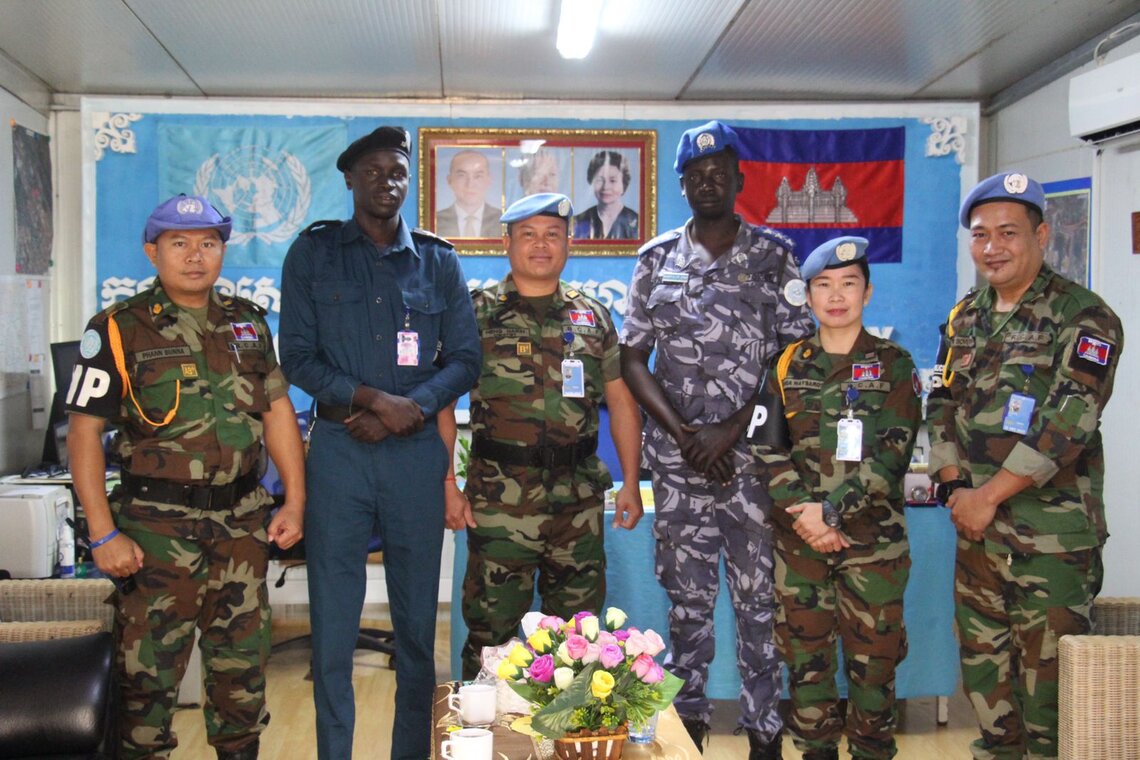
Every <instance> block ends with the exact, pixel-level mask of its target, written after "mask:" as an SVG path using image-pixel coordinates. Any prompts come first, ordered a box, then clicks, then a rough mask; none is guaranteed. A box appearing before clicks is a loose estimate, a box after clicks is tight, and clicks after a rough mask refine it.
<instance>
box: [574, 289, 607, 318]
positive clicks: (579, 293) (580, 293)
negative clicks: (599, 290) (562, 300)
mask: <svg viewBox="0 0 1140 760" xmlns="http://www.w3.org/2000/svg"><path fill="white" fill-rule="evenodd" d="M571 293H576V294H577V295H573V296H572V295H570V294H571ZM566 297H567V298H579V297H581V298H585V299H586V300H587V301H590V302H591V303H593V304H595V305H597V306H598V308H600V309H602V310H603V311H605V312H606V313H607V314H608V313H609V311H610V309H609V307H608V306H606V305H605V304H604V303H602V302H601V301H599V300H598V299H597V298H594V297H593V296H592V295H590V294H589V293H585V292H583V291H581V290H568V291H566Z"/></svg>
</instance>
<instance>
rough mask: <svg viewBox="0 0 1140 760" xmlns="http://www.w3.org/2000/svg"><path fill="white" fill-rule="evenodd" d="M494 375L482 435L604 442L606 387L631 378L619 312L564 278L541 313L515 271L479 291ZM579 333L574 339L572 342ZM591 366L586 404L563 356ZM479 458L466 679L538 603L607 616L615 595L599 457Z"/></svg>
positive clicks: (475, 396) (604, 475)
mask: <svg viewBox="0 0 1140 760" xmlns="http://www.w3.org/2000/svg"><path fill="white" fill-rule="evenodd" d="M473 298H474V305H475V318H476V321H477V322H478V325H479V334H480V337H481V340H482V348H483V369H482V372H481V374H480V377H479V383H478V385H477V386H476V387H475V389H474V390H472V391H471V432H472V435H473V437H474V438H476V439H478V438H481V437H489V438H491V439H493V440H495V441H499V442H505V443H509V444H512V445H515V446H519V447H524V448H536V447H542V446H561V447H571V446H574V445H577V444H578V443H579V442H580V441H583V440H589V439H594V440H596V439H597V435H598V404H599V403H600V402H601V401H602V400H603V399H604V397H605V396H604V394H605V384H606V383H607V382H610V381H612V380H617V379H618V378H619V377H621V367H620V365H619V362H618V345H617V333H616V331H615V329H614V324H613V320H612V319H611V317H610V314H609V311H608V310H607V309H606V307H605V306H603V305H602V304H601V303H599V302H598V301H595V300H594V299H592V298H590V297H589V296H587V295H585V294H584V293H581V292H579V291H577V290H573V289H571V288H570V287H569V286H568V285H566V283H559V287H558V290H557V291H556V292H555V293H554V297H553V301H552V302H551V305H550V308H549V310H548V311H547V313H546V314H545V315H543V316H542V317H541V318H539V316H538V315H536V314H535V313H534V311H533V308H532V307H531V305H530V304H529V303H527V301H526V299H523V298H521V297H520V296H519V294H518V290H517V289H516V287H515V284H514V281H513V280H512V279H511V277H510V276H508V277H507V278H506V279H504V280H503V281H502V282H500V283H499V284H498V285H496V286H494V287H491V288H487V289H486V290H482V291H479V292H477V293H475V294H474V296H473ZM566 334H572V335H573V336H574V337H573V342H572V343H570V344H567V343H566V341H565V337H564V336H565V335H566ZM571 355H572V356H573V358H576V359H580V360H581V361H582V362H583V365H584V367H583V369H584V372H585V381H586V384H585V389H586V395H585V398H580V399H579V398H566V397H565V396H563V395H562V360H563V359H564V358H568V357H570V356H571ZM478 454H479V450H478V444H476V446H475V448H474V449H473V451H472V456H471V457H470V459H469V462H468V470H467V488H466V493H467V496H468V498H469V499H470V500H471V507H472V512H473V514H474V517H475V521H476V523H478V527H476V528H472V529H469V530H468V531H467V546H468V560H467V577H466V579H465V581H464V585H463V617H464V620H465V621H466V622H467V627H468V629H469V634H468V637H467V642H466V643H465V644H464V647H463V671H464V676H465V677H473V676H474V675H475V673H477V672H478V669H479V654H480V652H481V651H482V648H483V647H484V646H492V645H497V644H501V643H503V642H504V641H507V640H508V639H510V637H511V636H514V635H515V634H516V632H517V630H518V624H519V621H520V620H521V619H522V616H523V615H524V614H525V613H526V612H527V610H529V609H530V607H531V601H532V600H533V598H534V573H535V570H538V588H539V592H540V594H541V595H542V608H543V611H544V612H546V613H548V614H554V615H560V616H562V617H566V618H569V617H570V616H571V615H573V614H574V613H575V612H578V611H579V610H583V609H590V610H595V611H597V610H600V609H601V606H602V602H603V601H604V599H605V594H606V573H605V569H606V560H605V553H604V551H603V549H604V547H603V533H602V519H603V518H602V509H603V494H604V493H605V490H606V489H607V488H609V487H610V486H611V485H613V480H612V479H611V478H610V473H609V471H608V470H607V469H606V466H605V464H603V463H602V461H601V460H600V459H599V458H598V457H597V456H596V455H593V454H591V455H590V456H588V457H586V458H585V459H583V460H582V461H581V463H580V464H578V465H577V466H576V467H570V466H563V467H553V468H544V467H534V466H528V465H522V464H508V463H503V462H500V461H496V460H495V459H493V458H489V457H483V456H479V455H478Z"/></svg>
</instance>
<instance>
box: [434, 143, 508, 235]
mask: <svg viewBox="0 0 1140 760" xmlns="http://www.w3.org/2000/svg"><path fill="white" fill-rule="evenodd" d="M491 182H492V177H491V166H490V163H489V162H488V161H487V157H486V156H485V155H483V154H482V153H480V152H478V151H476V150H461V151H459V152H458V153H456V154H455V155H454V156H452V158H451V164H450V165H449V167H448V171H447V186H448V187H450V188H451V192H452V193H453V194H454V195H455V203H453V204H452V205H450V206H447V207H446V208H442V209H440V210H439V211H437V212H436V214H435V233H436V234H437V235H441V236H443V237H446V238H452V237H456V238H498V237H501V236H502V234H503V229H502V225H500V224H499V216H501V215H502V213H503V210H502V208H501V207H500V206H499V205H496V204H492V203H488V202H487V191H488V190H489V189H490V188H491Z"/></svg>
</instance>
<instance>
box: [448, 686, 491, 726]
mask: <svg viewBox="0 0 1140 760" xmlns="http://www.w3.org/2000/svg"><path fill="white" fill-rule="evenodd" d="M495 697H496V694H495V686H494V684H489V683H468V684H464V685H462V686H460V687H459V691H458V693H455V694H451V695H450V696H448V698H447V706H448V707H450V708H451V709H452V711H453V712H455V714H456V715H458V716H459V720H460V722H461V723H463V725H465V726H489V725H491V724H492V723H494V722H495V707H496V704H495V703H496V699H495Z"/></svg>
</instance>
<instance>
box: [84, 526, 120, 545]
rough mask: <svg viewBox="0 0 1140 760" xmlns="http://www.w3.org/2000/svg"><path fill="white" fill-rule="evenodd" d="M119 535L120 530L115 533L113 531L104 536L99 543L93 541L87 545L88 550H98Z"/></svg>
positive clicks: (116, 529) (115, 530)
mask: <svg viewBox="0 0 1140 760" xmlns="http://www.w3.org/2000/svg"><path fill="white" fill-rule="evenodd" d="M117 535H119V529H118V528H115V529H114V530H113V531H111V532H110V533H108V534H107V535H105V536H103V537H102V538H100V539H99V540H98V541H92V542H91V543H89V544H87V548H88V549H98V548H99V547H100V546H102V545H103V544H105V543H107V542H108V541H110V540H111V539H112V538H114V537H115V536H117Z"/></svg>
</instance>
